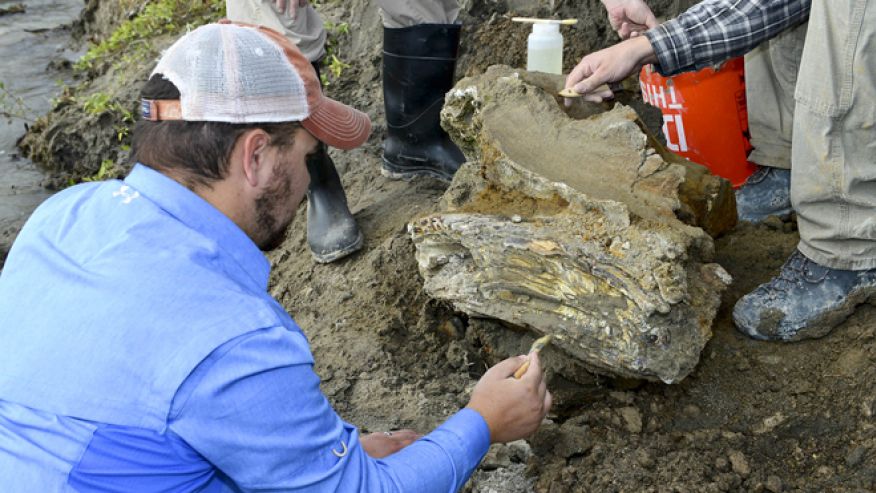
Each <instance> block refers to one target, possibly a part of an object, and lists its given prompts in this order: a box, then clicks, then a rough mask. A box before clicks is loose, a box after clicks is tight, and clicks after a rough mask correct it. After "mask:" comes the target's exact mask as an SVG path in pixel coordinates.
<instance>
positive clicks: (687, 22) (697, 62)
mask: <svg viewBox="0 0 876 493" xmlns="http://www.w3.org/2000/svg"><path fill="white" fill-rule="evenodd" d="M809 6H810V1H809V0H704V1H702V2H700V3H698V4H696V5H694V6H693V7H691V8H690V9H688V10H687V11H685V12H684V13H683V14H681V15H680V16H679V17H677V18H675V19H673V20H671V21H668V22H666V23H664V24H661V25H659V26H657V27H655V28H654V29H651V30H650V31H648V32H646V33H645V35H644V36H638V37H634V38H630V39H628V40H626V41H623V42H621V43H618V44H616V45H614V46H611V47H609V48H606V49H604V50H600V51H597V52H594V53H591V54H589V55H587V56H585V57H584V58H582V59H581V61H580V62H579V63H578V65H577V66H575V68H574V69H573V70H572V72H571V73H570V74H569V76H568V77H566V86H565V87H566V88H567V89H574V90H575V91H576V92H578V93H579V94H584V95H586V96H585V99H587V100H590V101H602V100H603V99H605V98H608V97H611V93H610V92H605V93H594V92H593V91H594V90H595V89H596V88H598V87H600V86H602V85H603V84H606V83H610V82H618V81H620V80H623V79H625V78H627V77H629V76H630V75H632V74H634V73H635V72H637V71H638V70H639V69H640V68H641V67H642V65H644V64H646V63H653V64H655V67H656V68H657V70H658V71H659V72H660V73H661V74H663V75H665V76H669V75H674V74H677V73H680V72H684V71H689V70H696V69H700V68H703V67H707V66H709V65H713V64H715V63H718V62H722V61H724V60H726V59H728V58H731V57H734V56H738V55H741V54H743V53H745V52H747V51H749V50H751V49H753V48H754V47H755V46H757V45H758V44H760V43H761V42H763V41H765V40H767V39H770V38H772V37H774V36H776V35H778V34H779V33H781V32H782V31H783V30H784V29H787V28H788V27H791V26H794V25H797V24H798V23H800V22H802V21H803V20H805V19H806V18H808V16H809Z"/></svg>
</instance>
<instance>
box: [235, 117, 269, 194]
mask: <svg viewBox="0 0 876 493" xmlns="http://www.w3.org/2000/svg"><path fill="white" fill-rule="evenodd" d="M240 144H241V146H242V148H243V149H242V150H243V175H244V178H246V181H247V183H248V184H249V185H250V186H252V187H257V186H259V184H263V183H265V182H266V180H268V179H269V178H270V176H271V170H270V169H269V165H268V161H267V159H266V157H267V151H268V149H269V148H270V144H271V136H270V135H268V133H267V132H265V131H264V130H262V129H260V128H254V129H252V130H247V131H246V132H245V133H244V134H243V135H242V136H241V137H240Z"/></svg>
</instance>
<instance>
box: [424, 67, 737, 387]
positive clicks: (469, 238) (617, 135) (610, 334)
mask: <svg viewBox="0 0 876 493" xmlns="http://www.w3.org/2000/svg"><path fill="white" fill-rule="evenodd" d="M561 86H562V80H561V79H560V78H558V77H551V76H547V75H545V74H537V73H527V72H523V71H515V70H513V69H511V68H509V67H501V66H498V67H491V68H490V70H488V71H487V72H486V73H485V74H483V75H480V76H477V77H471V78H465V79H463V80H461V81H460V82H459V83H458V84H457V85H456V87H455V88H454V89H453V90H452V91H450V92H449V93H448V95H447V98H446V100H445V106H444V109H443V110H442V114H441V117H442V125H443V126H444V128H445V129H446V130H447V131H448V133H449V134H450V135H451V137H452V138H453V140H454V141H455V142H456V143H457V144H458V145H459V146H460V148H461V149H462V150H463V152H464V153H465V155H466V158H467V160H468V162H467V163H466V164H465V165H463V167H462V168H461V169H460V171H459V172H458V173H457V174H456V177H455V178H454V180H453V183H452V185H451V187H450V188H449V189H448V191H447V193H446V194H445V196H444V199H443V201H442V209H443V212H440V213H437V214H431V215H428V216H425V217H419V218H416V219H414V220H413V221H412V222H411V223H410V225H409V230H410V233H411V236H412V238H413V241H414V244H415V245H416V250H417V253H416V255H417V261H418V263H419V267H420V272H421V274H422V275H423V277H424V279H425V289H426V291H427V292H428V293H429V294H430V295H431V296H433V297H435V298H438V299H443V300H448V301H450V302H452V303H453V304H454V306H455V307H456V308H457V309H459V310H461V311H464V312H466V313H468V314H470V315H473V316H480V317H493V318H497V319H501V320H505V321H507V322H510V323H512V324H516V325H520V326H524V327H528V328H530V329H531V330H533V331H534V332H536V333H539V334H551V335H553V336H554V340H555V344H556V345H557V346H558V347H560V348H561V349H562V350H563V351H565V352H566V353H568V354H570V355H571V356H573V357H575V358H578V359H580V360H581V361H583V362H584V363H585V364H587V365H588V366H589V367H590V368H592V369H593V370H595V371H597V372H601V373H610V374H615V375H618V376H624V377H633V378H646V379H659V380H662V381H664V382H677V381H679V380H681V379H682V378H684V377H685V376H687V375H688V374H689V373H690V372H691V370H692V369H693V368H694V367H695V366H696V363H697V361H698V360H699V355H700V352H701V351H702V348H703V347H704V345H705V344H706V342H707V341H708V339H709V338H710V337H711V324H712V320H713V318H714V316H715V312H716V311H717V308H718V305H719V302H720V294H721V292H722V291H723V290H724V289H725V288H726V285H727V284H729V282H730V276H729V275H728V274H727V273H726V272H725V271H724V269H722V268H721V267H720V266H719V265H717V264H715V263H712V256H713V242H712V237H711V236H710V235H709V234H708V233H707V232H706V231H704V229H703V228H706V229H708V230H709V231H710V232H711V233H713V234H716V233H719V232H721V231H722V230H724V229H727V228H729V227H732V226H733V224H734V223H735V217H736V211H735V206H734V203H733V196H732V191H731V189H730V187H729V185H728V183H727V182H726V181H724V180H722V179H720V178H717V177H715V176H712V175H711V174H709V173H708V172H707V171H706V170H705V168H703V167H701V166H699V165H695V164H693V163H689V162H686V161H683V160H680V159H674V158H669V156H668V154H667V155H666V156H667V158H669V160H667V158H664V157H663V155H661V153H660V152H659V151H655V150H654V146H658V147H659V144H656V142H654V141H653V139H649V138H648V136H647V135H646V134H645V133H644V132H643V131H642V130H641V129H640V127H639V124H638V123H637V115H636V113H635V112H634V111H633V110H631V109H630V108H628V107H625V106H622V105H619V104H618V105H616V106H615V108H614V109H612V110H610V111H604V112H598V111H594V109H593V108H594V107H591V106H586V105H587V104H588V103H581V102H577V103H576V104H577V105H582V104H583V105H585V106H581V107H573V108H572V109H571V110H569V111H564V110H563V109H562V105H561V104H560V102H559V100H558V99H557V98H556V97H555V96H554V94H556V90H557V89H559V88H560V87H561Z"/></svg>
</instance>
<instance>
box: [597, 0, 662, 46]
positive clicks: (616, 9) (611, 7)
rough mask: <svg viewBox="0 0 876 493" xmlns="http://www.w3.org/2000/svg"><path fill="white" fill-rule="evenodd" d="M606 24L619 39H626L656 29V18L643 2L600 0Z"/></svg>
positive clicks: (639, 0)
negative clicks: (606, 16)
mask: <svg viewBox="0 0 876 493" xmlns="http://www.w3.org/2000/svg"><path fill="white" fill-rule="evenodd" d="M602 5H603V6H605V12H606V13H607V14H608V22H609V24H611V28H612V29H614V30H615V32H616V33H617V35H618V36H620V38H621V39H628V38H630V37H635V36H637V35H639V34H642V33H644V32H645V31H647V30H648V29H651V28H654V27H657V25H658V22H657V18H656V17H654V13H653V12H651V8H650V7H648V4H646V3H645V2H644V0H602Z"/></svg>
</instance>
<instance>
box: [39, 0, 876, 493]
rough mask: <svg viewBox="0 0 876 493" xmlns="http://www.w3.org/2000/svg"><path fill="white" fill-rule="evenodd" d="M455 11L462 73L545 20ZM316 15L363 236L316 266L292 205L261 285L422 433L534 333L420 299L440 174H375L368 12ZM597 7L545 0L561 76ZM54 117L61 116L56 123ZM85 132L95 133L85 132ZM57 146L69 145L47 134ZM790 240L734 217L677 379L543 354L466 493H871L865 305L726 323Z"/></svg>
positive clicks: (873, 365) (341, 381)
mask: <svg viewBox="0 0 876 493" xmlns="http://www.w3.org/2000/svg"><path fill="white" fill-rule="evenodd" d="M672 3H674V2H672V1H669V2H663V3H662V4H661V5H658V10H661V11H665V10H666V9H667V8H668V7H669V6H670V5H669V4H672ZM463 4H464V6H465V12H464V13H463V15H462V20H463V22H464V23H465V26H466V27H465V30H464V33H463V50H462V57H461V59H460V63H459V67H458V74H457V75H458V76H462V75H466V74H472V73H477V72H478V71H481V70H484V69H485V68H486V66H488V65H490V64H493V63H504V64H509V65H512V66H521V65H522V64H523V63H524V60H525V58H524V56H525V54H524V49H525V37H526V33H527V31H526V29H525V28H523V27H519V26H515V25H512V24H511V23H510V21H509V20H508V17H510V15H509V14H511V13H514V14H523V15H546V14H549V13H550V12H549V11H548V9H549V7H548V2H536V1H508V2H503V1H468V2H463ZM320 9H321V10H322V11H323V13H324V14H325V16H326V17H327V18H328V19H329V20H332V21H334V22H340V21H345V22H349V23H350V26H351V30H350V33H349V34H345V35H341V36H340V37H339V38H338V39H339V47H340V51H339V56H340V57H341V58H342V59H343V60H345V61H347V62H348V63H349V64H350V67H348V68H346V69H345V70H344V72H343V73H342V76H341V78H340V79H339V80H335V81H334V82H333V83H332V84H331V85H330V86H329V87H328V89H327V92H328V93H329V94H330V95H331V96H333V97H335V98H337V99H339V100H341V101H344V102H347V103H350V104H353V105H354V106H357V107H359V108H362V109H363V110H365V111H367V112H368V113H369V114H370V115H371V116H372V118H373V119H374V122H375V131H374V135H373V136H372V137H371V139H370V140H369V141H368V143H367V144H366V145H365V146H363V147H362V148H360V149H357V150H354V151H350V152H337V151H332V155H333V157H334V159H335V162H336V164H337V166H338V168H339V170H340V171H341V173H342V177H343V181H344V184H345V188H346V190H347V194H348V197H349V201H350V207H351V209H352V210H353V212H354V214H355V216H356V218H357V220H358V222H359V224H360V226H361V227H362V230H363V232H364V234H365V246H364V248H363V249H362V251H360V252H358V253H356V254H354V255H353V256H351V257H349V258H347V259H344V260H341V261H338V262H336V263H333V264H329V265H320V264H317V263H315V262H313V260H312V259H311V257H310V253H309V251H308V249H307V245H306V238H305V221H306V214H305V211H306V209H305V207H306V205H302V207H301V209H300V210H299V214H298V216H297V219H296V220H295V222H294V223H293V225H292V227H291V228H290V231H289V235H288V238H287V240H286V241H285V243H284V244H283V245H282V247H281V248H279V249H278V250H277V251H274V252H272V253H271V254H270V258H271V261H272V263H273V266H274V271H273V276H272V282H271V288H270V289H271V292H272V294H273V295H274V296H275V297H276V298H277V299H278V300H279V301H280V302H281V303H283V305H284V306H285V307H286V308H287V309H288V310H289V312H290V313H291V314H292V315H293V317H294V318H295V319H296V320H297V321H298V323H299V324H300V325H301V327H302V328H303V329H304V331H305V332H306V334H307V335H308V337H309V339H310V342H311V345H312V347H313V352H314V354H315V357H316V361H317V366H316V370H317V372H318V373H319V375H320V376H321V377H322V379H323V389H324V391H325V393H326V394H327V395H328V396H329V398H330V400H331V401H332V403H333V404H334V406H335V408H336V409H337V411H338V412H339V413H340V414H341V415H342V416H343V417H344V418H345V419H346V420H348V421H350V422H352V423H355V424H357V425H359V426H361V427H362V428H364V429H365V430H368V431H380V430H386V429H393V428H401V427H413V428H416V429H418V430H421V431H424V432H425V431H428V430H429V429H431V428H432V427H434V426H435V425H437V424H439V423H440V422H441V421H442V420H443V419H445V418H446V417H447V416H449V415H450V414H452V413H453V412H454V411H456V410H457V409H459V408H460V407H461V406H463V405H465V403H466V402H467V398H468V395H469V392H470V390H471V388H472V387H473V385H474V384H475V382H476V380H477V378H478V377H479V376H480V375H481V374H482V373H483V371H484V370H485V369H486V368H487V367H488V366H489V365H490V364H492V363H494V362H496V361H498V360H499V359H502V358H504V357H506V356H508V355H511V354H515V353H518V352H523V351H524V350H525V348H526V347H527V346H528V345H529V343H530V342H531V340H532V337H531V336H530V335H529V334H527V333H526V332H525V331H524V330H522V329H520V328H516V327H507V326H503V325H502V324H499V323H497V322H494V321H490V320H481V319H468V318H466V317H465V316H463V315H460V314H457V313H454V311H453V310H452V308H451V307H449V306H446V305H443V304H441V303H437V302H435V301H432V300H430V299H429V298H428V297H427V296H426V295H425V294H424V292H423V290H422V279H421V278H420V275H419V273H418V272H417V268H416V263H415V260H414V255H413V246H412V244H411V241H410V239H409V238H408V235H407V233H406V224H407V222H408V221H409V220H410V219H411V218H412V217H413V216H415V215H418V214H421V213H427V212H430V211H433V210H436V208H437V202H438V200H439V198H440V197H441V195H442V193H443V191H444V189H445V188H446V184H444V183H442V182H439V181H435V180H431V179H419V180H415V181H412V182H399V181H392V180H388V179H386V178H384V177H382V176H381V175H380V173H379V168H380V159H381V158H380V142H381V139H382V137H383V135H384V134H385V125H384V118H383V110H382V94H381V86H380V71H379V65H380V40H381V38H380V36H381V34H380V28H379V19H378V17H377V13H376V11H375V10H374V9H373V7H371V6H370V5H368V2H367V1H365V0H353V1H351V2H329V3H324V4H323V5H321V6H320ZM600 9H601V7H600V6H599V4H598V3H597V2H595V1H590V0H588V1H585V2H563V1H558V2H556V5H555V11H556V13H557V14H558V15H559V16H562V17H578V18H579V19H581V20H582V22H581V23H580V24H579V27H578V29H576V30H574V31H569V32H566V40H567V46H568V47H567V53H566V65H567V69H568V68H569V67H571V66H572V65H573V64H574V61H575V59H577V58H579V57H580V56H581V55H582V54H583V53H584V52H586V51H587V50H589V49H593V48H596V47H599V46H604V45H605V44H607V43H609V42H611V41H612V39H613V38H612V34H611V33H610V32H609V30H608V28H607V25H606V22H605V20H604V16H603V13H602V11H601V10H600ZM104 77H111V74H110V75H109V76H104ZM97 83H98V84H104V85H109V84H110V83H111V81H110V80H104V81H103V82H97ZM131 91H133V89H128V90H127V91H126V92H127V93H130V92H131ZM55 118H56V119H55V121H54V122H53V123H54V124H55V125H56V126H63V124H64V118H67V117H60V116H57V117H55ZM82 131H85V132H87V130H82ZM92 131H100V130H99V129H95V130H92ZM57 135H58V132H53V133H52V134H51V136H52V138H55V139H57ZM31 138H32V139H35V140H37V141H38V140H39V139H40V138H41V136H40V135H38V134H37V135H33V136H31ZM82 140H83V141H85V140H87V141H90V142H103V141H102V140H100V138H98V136H94V135H89V134H87V133H86V134H84V135H83V139H82ZM104 140H112V139H104ZM52 145H53V146H56V147H57V148H58V149H63V147H64V144H63V142H60V143H59V142H58V141H57V140H56V141H55V142H54V143H53V144H52ZM76 145H79V144H76ZM44 149H45V148H44ZM53 152H54V151H53ZM92 152H95V153H99V152H110V151H108V150H107V149H103V150H100V149H97V150H93V151H92ZM44 154H45V155H44V156H43V157H44V159H43V161H44V163H45V165H46V166H47V168H48V169H53V170H54V171H53V173H55V174H56V175H57V176H63V177H64V179H65V180H66V179H69V174H64V173H65V171H64V170H63V169H62V168H61V167H58V166H56V165H53V161H52V159H53V158H52V152H44ZM61 159H63V158H59V159H58V162H60V160H61ZM97 162H98V163H99V162H100V161H97ZM53 166H55V167H54V168H53ZM91 166H93V164H92V165H91ZM86 168H87V166H86ZM797 239H798V237H797V234H796V231H795V225H794V223H793V222H789V223H782V222H781V221H773V222H770V223H769V224H766V225H761V226H757V227H753V226H750V225H742V226H739V227H737V229H736V230H734V231H732V232H731V233H729V234H727V235H725V236H724V237H722V238H719V239H717V242H716V246H717V261H718V262H719V263H721V265H723V266H724V267H725V268H726V269H727V270H728V271H729V272H730V273H731V274H732V275H733V277H734V279H735V281H734V283H733V285H732V286H731V287H730V289H729V290H728V291H727V292H726V293H725V295H724V297H723V304H722V307H721V309H720V311H719V314H718V317H717V319H716V321H715V325H714V333H715V335H714V338H713V340H712V341H711V342H710V343H709V344H708V346H707V347H706V349H705V351H704V353H703V357H702V361H701V363H700V365H699V367H698V368H697V370H696V371H695V372H694V373H693V374H692V375H691V376H690V377H688V378H687V379H686V380H684V381H683V382H681V383H679V384H677V385H664V384H656V383H643V382H634V381H620V380H613V379H610V378H606V377H602V376H597V375H591V374H589V373H587V372H586V371H584V370H583V369H581V368H580V367H577V366H576V365H575V364H574V362H571V361H570V360H569V359H568V358H567V357H566V356H565V355H563V354H560V353H558V352H557V351H556V350H555V349H552V348H550V347H549V348H547V349H546V350H545V353H544V360H545V361H546V362H547V365H548V367H549V370H548V371H549V377H550V388H551V389H552V391H554V393H555V394H556V401H557V402H556V406H555V409H554V412H552V414H551V415H550V416H549V418H550V419H549V422H547V423H545V424H544V425H543V426H542V428H541V429H540V430H539V432H538V433H537V434H536V435H535V436H534V437H532V439H531V440H528V441H527V442H516V443H513V444H510V445H507V446H494V447H493V449H492V450H491V452H490V454H488V457H487V459H486V460H485V461H484V463H483V464H482V466H481V467H480V469H479V470H478V471H477V472H476V473H475V475H474V477H473V480H472V481H470V482H469V484H468V485H467V486H466V489H467V490H468V491H475V492H527V491H537V492H552V493H559V492H578V491H580V492H719V491H745V492H749V491H750V492H764V491H770V492H779V491H786V492H791V491H795V492H855V493H863V492H873V491H876V392H874V389H876V383H874V382H876V307H874V306H864V307H862V308H860V309H859V310H858V311H857V312H856V313H855V314H854V315H853V316H852V317H851V318H850V319H849V320H848V321H846V322H845V323H844V324H842V325H841V326H840V327H838V328H837V329H835V330H834V331H833V333H832V334H830V335H828V336H827V337H825V338H823V339H821V340H817V341H807V342H801V343H796V344H776V343H764V342H755V341H752V340H750V339H748V338H746V337H744V336H742V335H740V334H739V333H737V332H736V330H735V329H734V328H733V324H732V321H731V318H730V311H731V309H732V306H733V303H734V302H735V300H737V299H738V298H739V297H740V296H742V295H743V294H745V293H746V292H748V291H750V290H751V289H753V288H754V287H755V286H756V285H757V284H759V283H761V282H764V281H766V280H767V279H769V278H770V277H771V276H772V275H773V274H775V273H776V272H777V270H778V268H779V266H780V265H781V264H782V262H783V261H784V259H785V258H786V257H787V256H788V255H789V254H790V253H791V252H792V251H793V249H794V246H795V244H796V242H797Z"/></svg>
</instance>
